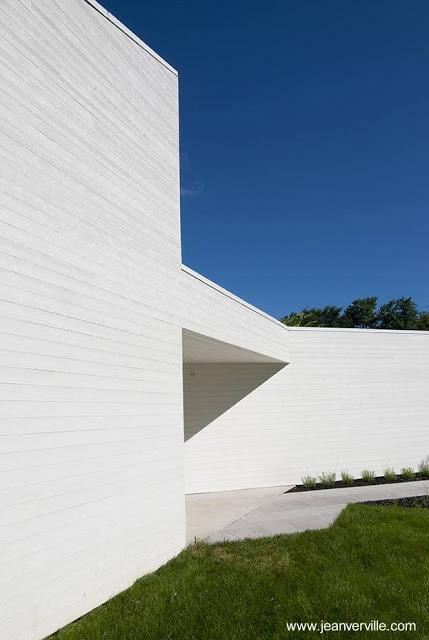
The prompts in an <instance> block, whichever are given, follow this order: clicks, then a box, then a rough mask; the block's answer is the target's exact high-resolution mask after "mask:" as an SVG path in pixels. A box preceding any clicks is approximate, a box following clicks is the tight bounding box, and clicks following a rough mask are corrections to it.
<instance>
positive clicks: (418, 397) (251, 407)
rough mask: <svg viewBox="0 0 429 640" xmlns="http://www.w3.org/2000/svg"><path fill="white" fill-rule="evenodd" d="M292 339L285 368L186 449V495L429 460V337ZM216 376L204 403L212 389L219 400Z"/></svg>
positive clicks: (306, 333)
mask: <svg viewBox="0 0 429 640" xmlns="http://www.w3.org/2000/svg"><path fill="white" fill-rule="evenodd" d="M288 335H289V347H290V364H289V365H288V366H286V367H285V368H284V369H282V370H281V371H279V372H278V373H276V374H275V375H274V376H273V377H271V378H270V379H268V380H267V381H266V382H264V383H263V384H262V385H261V386H259V387H258V388H256V389H255V390H253V391H252V392H251V393H250V394H249V395H247V396H246V397H245V398H243V399H242V400H241V401H240V402H239V403H238V404H236V405H235V406H233V407H231V408H230V409H229V410H228V411H226V412H225V413H224V414H223V415H221V416H220V417H218V418H216V419H215V420H214V421H213V422H211V423H210V424H209V425H208V426H206V427H205V428H204V429H203V430H201V431H199V432H198V433H196V434H195V435H194V436H193V437H191V438H190V439H189V440H188V441H187V442H186V445H185V450H186V488H187V491H188V492H189V493H194V492H204V491H222V490H228V489H240V488H246V487H258V486H276V485H283V484H290V483H296V482H300V480H301V477H302V476H303V475H305V474H311V475H318V474H320V473H322V472H323V471H336V472H337V473H340V472H341V470H343V469H348V470H349V471H350V472H351V473H353V474H355V475H356V476H359V475H360V472H361V470H362V469H363V468H369V469H374V470H375V471H376V473H382V472H383V469H384V468H385V467H388V466H393V467H394V468H395V469H396V470H398V471H399V470H400V469H401V468H402V467H404V466H412V467H413V468H417V465H418V463H419V462H420V461H421V459H422V458H423V457H425V456H427V455H429V430H428V417H429V397H428V393H427V391H428V369H429V334H427V333H423V332H421V333H419V332H401V331H370V330H347V329H338V330H334V329H332V330H329V329H290V330H289V332H288ZM212 371H213V375H212V379H211V380H208V379H207V376H206V384H205V385H204V389H203V388H202V389H201V393H200V395H201V398H203V397H205V396H206V395H207V393H208V389H209V388H210V387H211V393H212V394H213V396H216V394H219V396H220V397H221V398H222V396H223V394H224V393H225V389H224V388H223V386H222V381H221V380H219V377H218V376H216V375H215V372H214V370H212ZM197 392H198V387H195V386H194V394H195V393H197ZM204 394H205V395H204ZM198 406H199V402H198V400H196V410H197V407H198Z"/></svg>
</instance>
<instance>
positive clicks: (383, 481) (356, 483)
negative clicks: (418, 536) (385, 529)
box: [285, 473, 429, 493]
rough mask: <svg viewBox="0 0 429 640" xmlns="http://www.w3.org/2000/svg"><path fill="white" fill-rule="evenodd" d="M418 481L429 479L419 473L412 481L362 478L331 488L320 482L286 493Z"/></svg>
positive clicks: (339, 481) (299, 485) (338, 483)
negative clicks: (313, 485) (307, 487)
mask: <svg viewBox="0 0 429 640" xmlns="http://www.w3.org/2000/svg"><path fill="white" fill-rule="evenodd" d="M418 480H429V478H428V477H426V476H424V477H423V476H421V475H419V474H418V473H416V475H415V477H414V478H412V479H408V478H403V477H402V476H401V475H397V476H396V480H393V481H392V480H386V478H385V477H384V476H377V477H376V478H374V480H373V481H372V482H365V480H362V478H357V479H356V480H353V483H352V484H344V482H342V481H341V480H337V481H336V482H335V484H334V485H332V486H331V487H326V486H325V485H323V484H321V483H320V482H318V483H317V484H316V486H315V487H313V488H312V489H306V488H305V487H304V485H303V484H297V485H296V486H295V487H292V489H289V490H288V491H285V493H298V492H300V491H320V490H321V489H348V488H350V487H369V486H371V485H374V484H394V483H398V482H416V481H418Z"/></svg>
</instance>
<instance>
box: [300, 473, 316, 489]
mask: <svg viewBox="0 0 429 640" xmlns="http://www.w3.org/2000/svg"><path fill="white" fill-rule="evenodd" d="M301 481H302V485H303V487H304V488H305V489H314V487H315V486H316V484H317V478H314V477H313V476H304V477H303V478H301Z"/></svg>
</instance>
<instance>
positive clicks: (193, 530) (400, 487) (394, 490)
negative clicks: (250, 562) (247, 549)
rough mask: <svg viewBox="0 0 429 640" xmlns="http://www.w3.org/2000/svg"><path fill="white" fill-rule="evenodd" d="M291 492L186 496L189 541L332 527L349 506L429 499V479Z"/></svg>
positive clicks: (235, 538)
mask: <svg viewBox="0 0 429 640" xmlns="http://www.w3.org/2000/svg"><path fill="white" fill-rule="evenodd" d="M287 488H288V487H285V488H283V487H276V488H274V489H273V488H271V489H246V490H244V491H223V492H221V493H206V494H193V495H188V496H187V497H186V508H187V516H188V542H193V541H194V540H195V538H196V539H199V540H206V541H207V542H221V541H223V540H242V539H244V538H261V537H264V536H273V535H277V534H280V533H297V532H299V531H305V530H308V529H323V528H325V527H329V525H331V524H332V523H333V522H334V520H335V519H336V517H337V516H338V515H339V514H340V513H341V511H342V510H343V509H344V507H345V506H346V505H347V504H350V503H352V502H365V501H366V500H383V499H386V498H406V497H410V496H417V495H425V494H429V480H423V481H418V482H403V483H399V484H385V485H373V486H368V487H350V488H347V489H325V490H321V491H308V492H300V493H284V491H286V489H287Z"/></svg>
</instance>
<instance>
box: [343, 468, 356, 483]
mask: <svg viewBox="0 0 429 640" xmlns="http://www.w3.org/2000/svg"><path fill="white" fill-rule="evenodd" d="M341 480H342V483H343V484H345V485H347V486H350V485H352V484H353V481H354V478H353V476H352V474H351V473H349V472H348V471H341Z"/></svg>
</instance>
